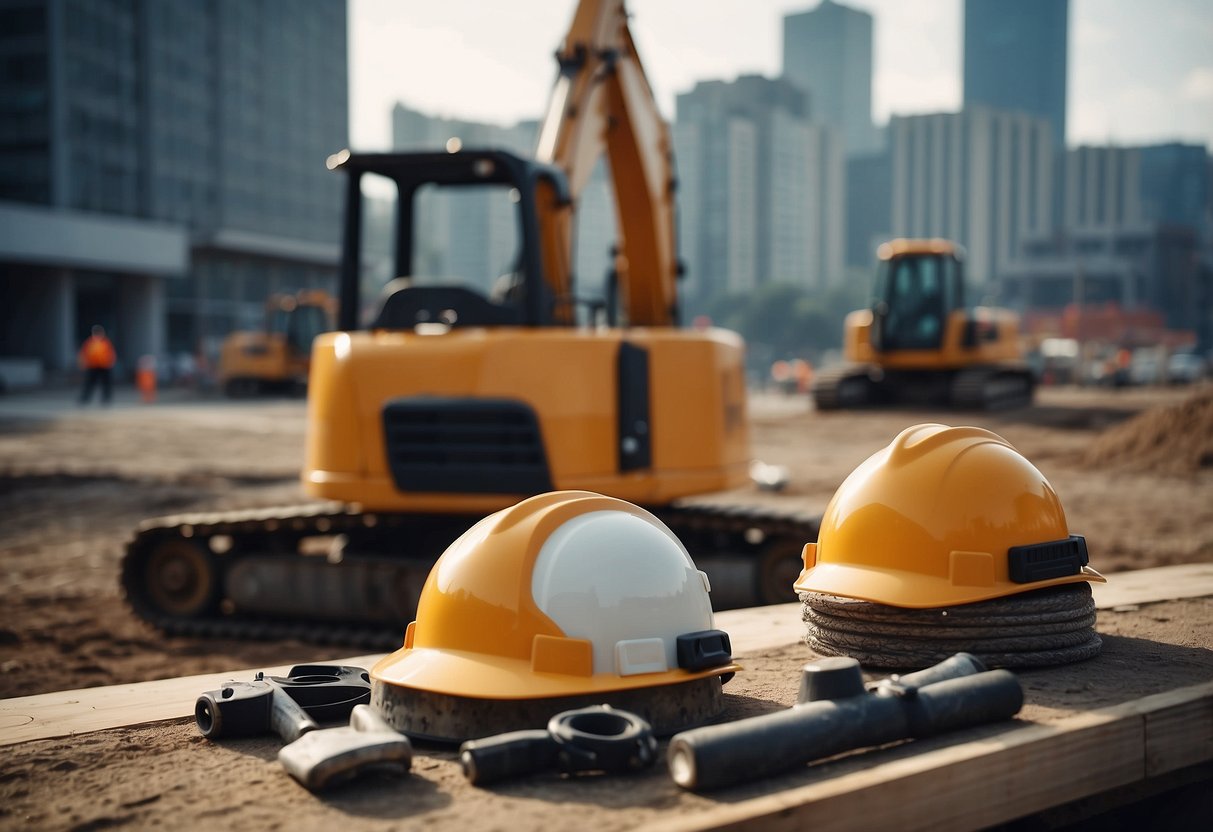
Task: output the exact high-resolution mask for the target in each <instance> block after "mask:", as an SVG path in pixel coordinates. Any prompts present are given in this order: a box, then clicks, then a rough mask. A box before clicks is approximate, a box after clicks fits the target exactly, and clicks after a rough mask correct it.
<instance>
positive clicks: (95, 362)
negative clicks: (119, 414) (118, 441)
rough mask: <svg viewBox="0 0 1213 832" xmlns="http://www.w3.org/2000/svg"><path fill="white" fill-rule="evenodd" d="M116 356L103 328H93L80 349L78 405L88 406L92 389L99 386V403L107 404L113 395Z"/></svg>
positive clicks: (99, 326) (97, 326)
mask: <svg viewBox="0 0 1213 832" xmlns="http://www.w3.org/2000/svg"><path fill="white" fill-rule="evenodd" d="M117 359H118V356H117V354H116V353H115V352H114V345H113V344H112V343H111V342H110V339H109V338H106V337H105V327H103V326H101V325H100V324H98V325H96V326H94V327H93V334H92V335H90V336H89V337H88V338H87V339H85V341H84V344H83V345H82V346H81V347H80V354H79V356H78V360H79V362H80V369H82V370H84V387H83V389H81V391H80V404H88V402H89V399H91V398H92V397H93V388H94V387H96V386H97V385H98V384H100V385H101V401H102V403H103V404H109V402H110V396H111V394H112V393H113V384H114V381H113V375H114V363H115V362H116V361H117Z"/></svg>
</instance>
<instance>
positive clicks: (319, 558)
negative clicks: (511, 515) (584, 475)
mask: <svg viewBox="0 0 1213 832" xmlns="http://www.w3.org/2000/svg"><path fill="white" fill-rule="evenodd" d="M651 510H652V511H653V513H654V514H656V515H657V516H658V517H660V518H661V520H662V521H664V522H665V523H666V524H667V525H668V526H669V527H670V528H671V529H672V530H673V531H674V533H675V534H676V535H678V537H679V538H680V539H681V540H682V541H683V543H684V544H685V545H686V546H687V549H688V550H689V551H690V553H691V556H692V557H693V558H694V559H695V562H696V565H697V566H699V568H700V569H703V570H704V571H705V572H707V573H708V576H709V578H710V579H711V582H712V598H713V604H714V606H715V607H716V608H717V609H727V608H733V607H744V606H753V605H756V604H766V603H776V602H783V601H791V600H795V595H794V594H793V593H792V590H791V586H792V583H793V582H794V580H795V578H796V575H797V574H799V571H800V566H801V563H800V550H801V548H802V547H803V546H804V544H805V543H807V542H809V541H812V540H816V539H817V518H815V517H811V516H807V515H801V514H790V513H779V512H773V511H770V510H767V509H761V508H754V507H744V506H721V505H703V504H685V505H675V506H666V507H662V508H655V509H651ZM479 519H480V517H479V516H473V515H431V514H387V513H364V512H360V511H356V510H354V509H353V508H351V507H349V506H346V505H343V504H340V503H320V504H312V505H305V506H291V507H282V508H274V509H261V510H251V511H235V512H222V513H208V514H183V515H177V516H173V517H162V518H157V519H154V520H148V521H145V522H144V523H142V524H141V525H140V527H139V529H138V530H137V532H136V534H135V537H134V539H133V540H131V541H130V543H129V544H128V545H127V550H126V555H125V557H124V558H123V561H122V587H123V592H124V594H125V597H126V601H127V603H128V604H129V605H130V607H131V609H132V610H133V611H134V612H135V613H136V614H137V615H139V616H140V617H141V618H143V619H144V620H146V621H148V622H149V623H151V624H152V625H153V626H155V627H157V628H159V629H161V630H163V631H165V632H166V633H170V634H173V635H190V636H206V637H224V638H254V639H284V638H297V639H300V640H305V641H314V642H319V643H325V644H341V645H350V646H358V647H365V648H368V649H391V648H395V647H398V646H399V645H400V642H401V638H402V635H403V632H404V628H405V626H406V625H407V624H408V622H409V621H411V620H412V619H413V617H414V613H415V610H416V602H417V598H418V596H419V595H420V593H421V588H422V586H423V584H424V583H425V579H426V576H427V575H428V574H429V571H430V567H431V566H432V565H433V563H434V561H435V560H436V559H437V557H438V556H439V555H440V554H442V552H443V551H444V550H445V549H446V547H447V546H448V545H449V544H450V543H451V542H452V541H453V540H454V539H455V538H456V537H458V536H459V535H460V534H462V533H463V531H464V530H465V529H467V528H468V527H469V526H471V525H472V524H473V523H475V522H476V521H477V520H479Z"/></svg>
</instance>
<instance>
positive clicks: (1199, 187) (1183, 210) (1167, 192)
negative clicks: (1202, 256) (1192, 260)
mask: <svg viewBox="0 0 1213 832" xmlns="http://www.w3.org/2000/svg"><path fill="white" fill-rule="evenodd" d="M1138 152H1139V153H1140V156H1141V168H1140V172H1141V184H1140V194H1141V212H1142V217H1143V218H1144V219H1146V220H1149V221H1151V222H1157V223H1163V224H1165V225H1182V226H1187V227H1188V228H1194V229H1196V230H1197V232H1198V233H1199V234H1200V236H1201V238H1202V239H1203V241H1204V242H1205V244H1206V245H1213V166H1211V163H1210V158H1209V152H1208V149H1207V148H1206V147H1205V146H1204V145H1200V144H1180V143H1178V142H1172V143H1169V144H1155V145H1148V146H1145V147H1142V148H1139V151H1138Z"/></svg>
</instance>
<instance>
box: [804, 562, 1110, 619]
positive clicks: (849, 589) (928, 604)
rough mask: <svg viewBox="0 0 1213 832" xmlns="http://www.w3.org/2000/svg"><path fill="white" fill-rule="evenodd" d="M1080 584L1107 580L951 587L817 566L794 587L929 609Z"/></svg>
mask: <svg viewBox="0 0 1213 832" xmlns="http://www.w3.org/2000/svg"><path fill="white" fill-rule="evenodd" d="M1080 581H1090V582H1095V583H1107V578H1105V577H1104V576H1103V575H1101V574H1099V573H1098V572H1096V571H1095V570H1094V569H1092V568H1091V567H1089V566H1084V567H1082V570H1081V571H1080V572H1079V573H1078V574H1075V575H1065V576H1063V577H1060V578H1051V579H1049V580H1044V581H1033V582H1032V583H1025V584H1017V583H1011V582H1010V581H995V582H994V583H992V584H989V585H987V586H965V585H956V584H953V583H952V582H951V581H950V580H949V579H948V578H945V577H936V576H931V575H921V574H914V575H911V576H907V575H906V573H905V572H904V571H901V570H897V569H881V568H879V567H871V566H856V565H854V564H842V563H820V562H819V563H817V564H816V565H815V566H813V567H812V568H810V569H806V570H804V571H803V572H801V573H800V577H799V578H798V579H797V580H796V583H795V584H794V587H795V589H796V591H797V592H818V593H824V594H826V595H839V596H841V597H843V598H854V599H856V600H859V601H870V602H872V603H874V604H885V605H887V606H890V607H906V608H909V609H928V608H932V607H947V606H951V605H953V604H972V603H976V602H977V601H988V600H990V599H992V598H1002V597H1005V596H1007V595H1012V594H1015V593H1019V592H1031V591H1032V590H1034V589H1044V588H1045V587H1050V586H1062V585H1063V584H1073V583H1078V582H1080Z"/></svg>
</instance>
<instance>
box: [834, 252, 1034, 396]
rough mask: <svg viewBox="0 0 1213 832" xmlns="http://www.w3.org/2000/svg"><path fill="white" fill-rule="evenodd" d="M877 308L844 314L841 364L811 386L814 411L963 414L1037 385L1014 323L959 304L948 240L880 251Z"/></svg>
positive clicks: (999, 312)
mask: <svg viewBox="0 0 1213 832" xmlns="http://www.w3.org/2000/svg"><path fill="white" fill-rule="evenodd" d="M878 258H879V266H878V270H877V280H876V290H875V298H876V299H875V301H874V302H873V304H872V306H871V307H870V308H868V309H860V310H857V311H855V312H852V313H851V314H849V315H848V316H847V318H846V323H845V326H844V335H843V338H844V341H843V353H844V356H845V359H846V363H845V364H843V365H842V366H839V367H833V368H829V369H827V370H825V371H823V372H821V373H818V375H817V377H816V378H815V379H814V381H813V391H812V392H813V400H814V402H815V403H816V405H817V408H818V409H819V410H832V409H835V408H854V407H870V406H881V405H890V404H900V403H911V404H929V405H945V406H951V407H957V408H965V409H1002V408H1007V407H1016V406H1022V405H1025V404H1028V403H1030V402H1031V400H1032V390H1033V386H1034V382H1033V378H1032V375H1031V372H1030V371H1029V369H1028V367H1027V364H1026V363H1025V361H1024V360H1023V356H1022V352H1021V350H1020V347H1019V343H1018V339H1019V319H1018V318H1017V317H1016V316H1015V315H1014V314H1013V313H1011V312H1009V311H1007V310H1004V309H993V308H989V307H983V306H979V307H975V308H970V307H968V306H966V304H965V282H964V268H963V262H964V251H963V249H962V248H961V247H960V246H958V245H956V244H955V243H952V242H950V241H948V240H938V239H930V240H892V241H890V242H888V243H885V244H884V245H882V246H881V247H880V249H879V251H878Z"/></svg>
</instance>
